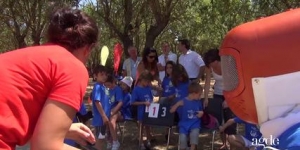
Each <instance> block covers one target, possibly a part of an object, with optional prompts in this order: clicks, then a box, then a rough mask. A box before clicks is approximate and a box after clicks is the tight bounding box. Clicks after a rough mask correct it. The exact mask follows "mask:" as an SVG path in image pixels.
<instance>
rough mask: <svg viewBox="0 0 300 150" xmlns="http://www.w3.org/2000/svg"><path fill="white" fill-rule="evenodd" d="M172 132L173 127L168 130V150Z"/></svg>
mask: <svg viewBox="0 0 300 150" xmlns="http://www.w3.org/2000/svg"><path fill="white" fill-rule="evenodd" d="M171 130H172V127H169V129H168V140H167V150H168V149H169V144H170V134H171Z"/></svg>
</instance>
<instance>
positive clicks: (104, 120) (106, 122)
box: [102, 115, 109, 124]
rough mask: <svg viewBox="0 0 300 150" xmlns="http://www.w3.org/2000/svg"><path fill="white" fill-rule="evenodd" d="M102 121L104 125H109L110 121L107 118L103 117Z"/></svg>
mask: <svg viewBox="0 0 300 150" xmlns="http://www.w3.org/2000/svg"><path fill="white" fill-rule="evenodd" d="M102 120H103V123H104V124H108V123H109V119H108V118H107V116H106V115H105V116H102Z"/></svg>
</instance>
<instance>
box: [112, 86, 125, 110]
mask: <svg viewBox="0 0 300 150" xmlns="http://www.w3.org/2000/svg"><path fill="white" fill-rule="evenodd" d="M109 92H110V94H109V103H110V104H111V108H114V107H116V106H117V105H118V103H119V102H121V101H123V91H122V89H121V87H119V86H115V88H113V89H111V90H109Z"/></svg>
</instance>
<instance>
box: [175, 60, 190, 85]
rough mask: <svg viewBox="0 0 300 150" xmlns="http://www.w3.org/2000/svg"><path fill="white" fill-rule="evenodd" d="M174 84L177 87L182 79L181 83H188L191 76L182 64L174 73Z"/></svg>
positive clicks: (177, 66)
mask: <svg viewBox="0 0 300 150" xmlns="http://www.w3.org/2000/svg"><path fill="white" fill-rule="evenodd" d="M172 74H173V75H172V83H173V85H174V86H177V85H178V84H179V80H178V79H179V78H180V77H182V81H180V82H188V81H189V76H188V74H187V72H186V70H185V69H184V67H183V66H182V65H181V64H177V65H176V67H175V69H173V71H172Z"/></svg>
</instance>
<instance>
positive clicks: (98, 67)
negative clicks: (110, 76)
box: [93, 65, 107, 75]
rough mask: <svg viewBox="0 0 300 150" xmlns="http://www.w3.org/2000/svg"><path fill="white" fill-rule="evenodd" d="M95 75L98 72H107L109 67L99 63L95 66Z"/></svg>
mask: <svg viewBox="0 0 300 150" xmlns="http://www.w3.org/2000/svg"><path fill="white" fill-rule="evenodd" d="M93 72H94V75H97V74H98V73H107V68H106V67H105V66H103V65H98V66H96V67H95V68H94V71H93Z"/></svg>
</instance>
